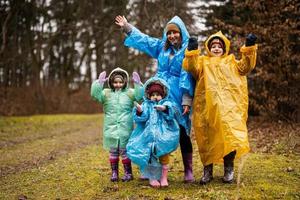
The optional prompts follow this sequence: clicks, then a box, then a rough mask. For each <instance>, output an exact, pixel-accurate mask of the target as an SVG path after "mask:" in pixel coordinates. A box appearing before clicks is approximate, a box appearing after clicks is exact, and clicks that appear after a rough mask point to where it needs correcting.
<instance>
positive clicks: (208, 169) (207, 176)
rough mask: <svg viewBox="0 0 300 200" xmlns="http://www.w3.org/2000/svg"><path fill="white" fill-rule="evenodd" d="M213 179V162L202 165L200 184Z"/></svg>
mask: <svg viewBox="0 0 300 200" xmlns="http://www.w3.org/2000/svg"><path fill="white" fill-rule="evenodd" d="M212 179H213V164H210V165H206V166H204V169H203V176H202V178H201V180H200V184H201V185H205V184H207V183H209V182H210V181H211V180H212Z"/></svg>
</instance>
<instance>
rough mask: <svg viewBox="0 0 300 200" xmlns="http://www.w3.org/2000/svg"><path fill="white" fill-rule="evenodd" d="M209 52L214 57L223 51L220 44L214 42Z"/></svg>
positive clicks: (220, 54)
mask: <svg viewBox="0 0 300 200" xmlns="http://www.w3.org/2000/svg"><path fill="white" fill-rule="evenodd" d="M210 52H211V54H212V56H214V57H218V56H222V55H223V53H224V51H223V49H222V46H221V45H220V44H218V43H215V44H213V45H212V46H211V48H210Z"/></svg>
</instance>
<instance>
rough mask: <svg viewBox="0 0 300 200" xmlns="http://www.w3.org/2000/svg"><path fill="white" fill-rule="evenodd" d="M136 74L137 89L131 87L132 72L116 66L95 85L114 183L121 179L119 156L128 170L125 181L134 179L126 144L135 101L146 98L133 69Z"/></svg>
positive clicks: (104, 144) (124, 177) (104, 145)
mask: <svg viewBox="0 0 300 200" xmlns="http://www.w3.org/2000/svg"><path fill="white" fill-rule="evenodd" d="M132 77H133V78H132V79H133V82H134V89H131V88H128V85H129V83H128V81H129V76H128V73H127V72H126V71H125V70H123V69H121V68H116V69H114V70H113V71H112V72H111V73H110V74H109V76H108V78H106V72H105V71H104V72H102V73H101V74H100V75H99V78H98V80H96V81H95V82H94V83H93V84H92V87H91V96H92V97H93V98H94V99H95V100H97V101H98V102H99V103H102V104H103V109H104V126H103V147H104V149H106V150H109V161H110V164H111V169H112V175H111V181H112V182H115V181H118V179H119V170H118V163H119V156H121V157H122V163H123V166H124V172H125V173H124V176H123V177H122V181H130V180H132V179H133V176H132V168H131V160H130V159H129V158H128V157H127V155H126V144H127V142H128V139H129V137H130V134H131V132H132V130H133V118H132V109H133V107H134V101H139V100H141V99H142V98H143V86H142V83H141V81H140V77H139V75H138V74H137V73H136V72H133V74H132ZM106 80H108V86H109V88H107V89H103V85H104V82H105V81H106Z"/></svg>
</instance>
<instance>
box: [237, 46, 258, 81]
mask: <svg viewBox="0 0 300 200" xmlns="http://www.w3.org/2000/svg"><path fill="white" fill-rule="evenodd" d="M240 52H241V53H242V59H241V60H239V61H238V62H237V68H238V71H239V73H240V75H242V76H244V75H247V74H248V73H249V72H251V71H252V70H253V69H254V67H255V65H256V53H257V45H253V46H249V47H246V46H243V47H242V48H241V49H240Z"/></svg>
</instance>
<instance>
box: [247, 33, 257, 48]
mask: <svg viewBox="0 0 300 200" xmlns="http://www.w3.org/2000/svg"><path fill="white" fill-rule="evenodd" d="M256 39H257V37H256V35H254V34H253V33H250V34H248V35H247V37H246V44H245V46H246V47H249V46H253V45H255V43H256Z"/></svg>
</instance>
